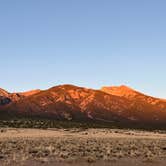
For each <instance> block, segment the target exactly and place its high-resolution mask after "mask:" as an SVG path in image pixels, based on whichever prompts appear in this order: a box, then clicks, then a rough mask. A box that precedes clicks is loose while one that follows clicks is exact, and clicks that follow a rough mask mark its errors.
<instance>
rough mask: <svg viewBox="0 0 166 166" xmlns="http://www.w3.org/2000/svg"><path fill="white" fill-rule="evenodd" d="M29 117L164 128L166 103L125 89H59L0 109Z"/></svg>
mask: <svg viewBox="0 0 166 166" xmlns="http://www.w3.org/2000/svg"><path fill="white" fill-rule="evenodd" d="M103 91H104V92H103ZM1 112H3V113H8V115H9V116H10V114H15V115H19V116H26V117H27V116H28V117H45V118H52V119H60V120H62V119H67V120H78V121H79V120H96V121H102V122H123V123H131V122H132V123H151V124H160V123H165V124H166V102H165V101H164V100H160V99H156V98H153V97H149V96H146V95H143V94H142V93H139V92H137V91H134V90H132V89H131V88H128V87H125V86H123V87H120V88H115V87H114V88H113V89H112V88H109V89H106V88H104V89H102V90H93V89H87V88H82V87H77V86H73V85H61V86H56V87H53V88H50V89H48V90H45V91H40V92H38V93H35V94H33V95H31V96H27V97H24V98H22V99H21V100H17V101H16V102H13V103H11V104H9V105H6V106H4V107H3V108H1Z"/></svg>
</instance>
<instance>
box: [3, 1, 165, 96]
mask: <svg viewBox="0 0 166 166" xmlns="http://www.w3.org/2000/svg"><path fill="white" fill-rule="evenodd" d="M165 6H166V1H165V0H125V1H124V0H0V72H1V79H0V87H1V88H4V89H6V90H8V91H10V92H14V91H26V90H30V89H36V88H39V89H47V88H49V87H52V86H55V85H59V84H75V85H77V86H85V87H89V88H94V89H99V88H100V87H102V86H112V85H127V86H130V87H132V88H134V89H136V90H139V91H142V92H144V93H146V94H149V95H153V96H156V97H162V98H166V10H165Z"/></svg>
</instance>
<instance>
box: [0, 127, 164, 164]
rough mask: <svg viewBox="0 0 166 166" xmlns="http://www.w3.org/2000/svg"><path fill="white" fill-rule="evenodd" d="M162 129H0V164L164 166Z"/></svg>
mask: <svg viewBox="0 0 166 166" xmlns="http://www.w3.org/2000/svg"><path fill="white" fill-rule="evenodd" d="M165 163H166V132H161V131H155V132H147V131H138V130H120V129H88V130H84V129H47V130H39V129H14V128H9V129H4V128H2V129H0V165H2V166H3V165H11V166H19V165H20V166H21V165H23V166H24V165H25V166H29V165H31V166H40V165H43V166H48V165H49V166H87V165H90V166H101V165H102V166H109V165H111V166H129V165H131V166H132V165H133V166H137V165H138V166H140V165H141V166H165Z"/></svg>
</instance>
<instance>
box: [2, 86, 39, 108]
mask: <svg viewBox="0 0 166 166" xmlns="http://www.w3.org/2000/svg"><path fill="white" fill-rule="evenodd" d="M38 92H40V90H32V91H28V92H21V93H9V92H7V91H5V90H4V89H1V88H0V106H4V105H8V104H10V103H14V102H17V101H19V100H21V99H23V98H25V97H28V96H31V95H34V94H36V93H38Z"/></svg>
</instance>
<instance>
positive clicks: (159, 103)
mask: <svg viewBox="0 0 166 166" xmlns="http://www.w3.org/2000/svg"><path fill="white" fill-rule="evenodd" d="M101 91H103V92H105V93H108V94H111V95H115V96H120V97H124V98H126V99H128V100H130V101H131V102H132V103H133V104H135V105H142V104H149V105H151V106H154V107H155V109H156V110H158V111H161V110H163V111H166V100H164V99H159V98H155V97H151V96H148V95H145V94H143V93H140V92H138V91H135V90H133V89H132V88H129V87H127V86H124V85H122V86H113V87H103V88H102V89H101ZM142 109H144V108H142Z"/></svg>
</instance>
